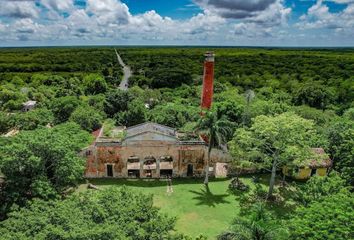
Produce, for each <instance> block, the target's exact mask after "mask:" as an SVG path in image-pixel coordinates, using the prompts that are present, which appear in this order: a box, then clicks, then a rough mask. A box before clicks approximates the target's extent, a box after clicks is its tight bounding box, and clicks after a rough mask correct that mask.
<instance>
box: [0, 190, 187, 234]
mask: <svg viewBox="0 0 354 240" xmlns="http://www.w3.org/2000/svg"><path fill="white" fill-rule="evenodd" d="M175 222H176V220H175V219H174V218H170V217H168V216H166V215H165V214H162V213H161V212H160V211H159V209H158V208H156V207H154V206H153V198H152V196H151V195H143V194H141V193H138V192H134V191H131V190H128V189H126V188H117V187H115V188H114V187H111V188H108V189H105V190H102V191H96V192H90V191H86V192H85V193H81V194H75V195H71V196H69V197H68V198H67V199H65V200H54V201H43V200H39V199H35V200H34V201H32V202H31V203H29V204H28V207H26V208H21V209H18V210H17V211H13V212H12V213H11V214H10V216H9V218H8V219H7V220H5V221H3V222H1V223H0V236H1V239H8V240H15V239H23V240H30V239H40V240H44V239H67V240H75V239H76V240H78V239H92V240H105V239H106V240H108V239H122V240H123V239H141V240H142V239H146V240H153V239H167V240H172V239H174V240H182V239H186V238H183V236H178V235H177V234H175V232H174V231H173V230H174V226H175Z"/></svg>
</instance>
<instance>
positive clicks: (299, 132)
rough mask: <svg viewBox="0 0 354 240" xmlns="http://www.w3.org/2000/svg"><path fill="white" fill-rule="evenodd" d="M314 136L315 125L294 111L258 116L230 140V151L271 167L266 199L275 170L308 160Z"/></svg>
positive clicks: (270, 189) (271, 186)
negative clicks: (249, 125) (248, 126)
mask: <svg viewBox="0 0 354 240" xmlns="http://www.w3.org/2000/svg"><path fill="white" fill-rule="evenodd" d="M312 139H317V134H316V131H315V130H314V124H313V122H312V121H310V120H306V119H303V118H301V117H299V116H297V115H296V114H294V113H283V114H280V115H277V116H274V117H273V116H264V115H261V116H258V117H256V118H255V119H254V122H253V124H252V126H251V127H250V128H240V129H238V130H237V131H236V132H235V134H234V138H233V140H232V141H231V142H230V147H231V148H232V149H233V152H234V153H236V154H238V155H239V156H240V157H242V158H244V159H246V160H248V161H252V162H255V163H257V164H258V165H259V167H261V168H270V169H271V178H270V182H269V191H268V198H270V197H271V196H272V194H273V189H274V183H275V177H276V171H277V169H279V168H281V167H283V166H285V165H301V164H304V163H306V161H309V159H311V156H312V153H311V151H310V148H311V147H314V146H313V144H314V141H313V140H312Z"/></svg>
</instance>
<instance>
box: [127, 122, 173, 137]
mask: <svg viewBox="0 0 354 240" xmlns="http://www.w3.org/2000/svg"><path fill="white" fill-rule="evenodd" d="M126 132H127V134H126V138H130V137H132V136H136V135H140V134H143V133H147V132H153V133H157V134H160V135H165V136H169V137H173V138H176V139H177V132H176V130H175V129H173V128H171V127H168V126H164V125H161V124H158V123H153V122H146V123H142V124H138V125H135V126H132V127H129V128H127V129H126Z"/></svg>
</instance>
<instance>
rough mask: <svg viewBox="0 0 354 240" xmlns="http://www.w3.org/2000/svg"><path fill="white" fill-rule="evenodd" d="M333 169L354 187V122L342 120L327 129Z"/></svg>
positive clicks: (347, 119)
mask: <svg viewBox="0 0 354 240" xmlns="http://www.w3.org/2000/svg"><path fill="white" fill-rule="evenodd" d="M327 136H328V141H329V152H330V154H331V157H332V159H333V162H334V168H335V169H336V170H337V171H339V172H340V173H341V175H342V176H343V177H344V178H346V179H347V181H348V183H350V184H352V185H354V121H352V120H350V119H349V118H343V119H341V120H340V121H337V122H334V123H333V124H332V125H331V126H330V127H329V128H328V129H327Z"/></svg>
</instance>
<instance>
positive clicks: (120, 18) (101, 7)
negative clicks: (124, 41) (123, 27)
mask: <svg viewBox="0 0 354 240" xmlns="http://www.w3.org/2000/svg"><path fill="white" fill-rule="evenodd" d="M87 11H88V12H89V13H91V14H93V15H94V16H95V18H97V22H98V23H99V24H100V25H106V24H127V23H128V22H129V18H130V17H131V15H130V13H129V8H128V6H127V5H126V4H124V3H122V2H120V1H116V0H88V1H87Z"/></svg>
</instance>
